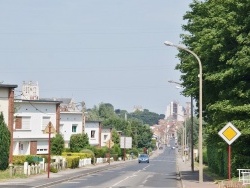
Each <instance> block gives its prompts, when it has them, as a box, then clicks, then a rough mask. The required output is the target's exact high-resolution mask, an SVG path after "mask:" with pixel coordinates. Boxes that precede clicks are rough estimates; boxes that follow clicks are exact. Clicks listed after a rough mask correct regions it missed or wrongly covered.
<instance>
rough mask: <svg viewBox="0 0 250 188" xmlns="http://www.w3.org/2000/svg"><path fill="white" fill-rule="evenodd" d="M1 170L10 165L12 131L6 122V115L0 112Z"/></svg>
mask: <svg viewBox="0 0 250 188" xmlns="http://www.w3.org/2000/svg"><path fill="white" fill-rule="evenodd" d="M0 143H1V144H0V153H1V155H0V170H6V169H7V168H8V166H9V152H10V131H9V130H8V128H7V125H6V123H5V122H4V116H3V113H2V112H1V114H0Z"/></svg>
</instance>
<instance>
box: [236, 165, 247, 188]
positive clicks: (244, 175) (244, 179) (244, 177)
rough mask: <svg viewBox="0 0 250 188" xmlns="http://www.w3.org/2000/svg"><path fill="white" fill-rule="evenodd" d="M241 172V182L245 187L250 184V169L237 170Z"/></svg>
mask: <svg viewBox="0 0 250 188" xmlns="http://www.w3.org/2000/svg"><path fill="white" fill-rule="evenodd" d="M237 170H238V171H239V182H242V183H243V185H247V184H250V169H237Z"/></svg>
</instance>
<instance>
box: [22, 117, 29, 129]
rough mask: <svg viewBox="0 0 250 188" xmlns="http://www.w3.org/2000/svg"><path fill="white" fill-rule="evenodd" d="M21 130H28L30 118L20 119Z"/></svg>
mask: <svg viewBox="0 0 250 188" xmlns="http://www.w3.org/2000/svg"><path fill="white" fill-rule="evenodd" d="M22 129H30V117H22Z"/></svg>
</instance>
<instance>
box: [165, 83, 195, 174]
mask: <svg viewBox="0 0 250 188" xmlns="http://www.w3.org/2000/svg"><path fill="white" fill-rule="evenodd" d="M168 82H169V83H174V84H177V85H180V86H182V84H181V83H179V82H175V81H173V80H169V81H168ZM190 97H191V104H190V105H191V144H190V145H191V148H190V150H191V170H192V172H194V116H193V96H192V95H191V96H190Z"/></svg>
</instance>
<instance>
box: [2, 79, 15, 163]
mask: <svg viewBox="0 0 250 188" xmlns="http://www.w3.org/2000/svg"><path fill="white" fill-rule="evenodd" d="M15 88H17V85H10V84H0V113H3V116H4V121H5V123H6V125H7V127H8V129H9V131H10V139H11V142H10V151H12V150H13V122H14V111H15V109H14V89H15ZM12 161H13V153H12V152H10V155H9V162H10V163H12Z"/></svg>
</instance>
